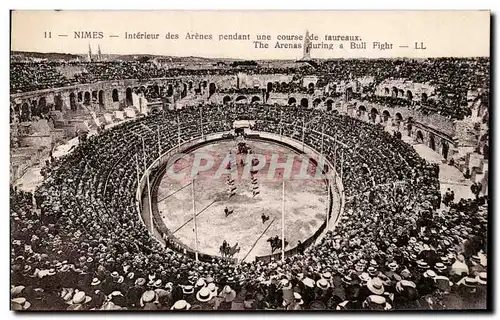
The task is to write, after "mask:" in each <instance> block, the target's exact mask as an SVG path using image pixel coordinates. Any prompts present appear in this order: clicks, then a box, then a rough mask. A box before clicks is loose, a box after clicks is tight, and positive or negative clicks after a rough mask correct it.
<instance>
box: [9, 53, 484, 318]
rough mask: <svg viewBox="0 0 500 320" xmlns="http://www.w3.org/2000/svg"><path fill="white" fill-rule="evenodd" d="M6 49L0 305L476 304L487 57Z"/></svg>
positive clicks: (479, 305)
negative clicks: (6, 173)
mask: <svg viewBox="0 0 500 320" xmlns="http://www.w3.org/2000/svg"><path fill="white" fill-rule="evenodd" d="M23 59H24V60H23ZM25 59H28V58H27V57H16V56H13V60H12V62H11V84H10V86H11V87H10V89H11V95H10V98H11V103H10V109H11V119H10V121H11V140H10V142H11V168H10V170H11V171H10V173H11V177H10V179H11V181H10V185H11V187H10V215H11V232H12V234H11V256H10V259H11V308H12V309H13V310H28V311H30V310H189V311H196V310H385V311H395V310H396V311H397V310H443V309H452V310H456V309H485V308H486V302H487V284H488V279H487V247H488V245H487V226H488V202H489V198H488V146H489V137H488V121H489V119H488V110H489V64H490V60H489V58H436V59H421V60H409V59H372V60H362V59H358V60H356V59H344V60H318V61H312V60H311V61H299V62H286V63H285V62H279V61H278V62H266V63H264V62H261V61H234V62H231V61H229V62H227V61H223V60H221V61H219V62H217V60H213V61H211V62H210V65H209V66H207V67H206V68H203V67H200V66H199V65H197V68H187V67H169V68H165V67H164V63H165V62H164V61H161V60H158V59H154V58H151V57H149V58H148V57H144V58H141V59H140V60H130V61H121V60H118V61H103V59H101V57H100V49H99V55H98V56H97V58H95V57H93V58H91V59H90V61H89V62H82V61H69V62H68V61H65V62H61V61H56V60H49V61H42V62H39V61H37V62H33V61H31V60H30V62H26V61H25ZM188 64H189V62H183V65H184V66H185V65H188Z"/></svg>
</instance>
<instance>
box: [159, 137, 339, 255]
mask: <svg viewBox="0 0 500 320" xmlns="http://www.w3.org/2000/svg"><path fill="white" fill-rule="evenodd" d="M245 142H246V143H247V145H248V146H249V147H250V148H251V149H252V150H253V152H254V153H256V154H262V155H266V158H267V159H268V160H267V161H266V165H265V167H264V168H262V169H261V170H259V172H258V173H257V174H256V175H255V177H256V178H257V185H258V191H259V194H257V195H255V196H254V195H253V185H252V183H251V179H250V178H249V177H245V176H244V168H243V166H242V165H241V164H239V163H240V161H241V156H237V157H238V158H237V163H238V166H237V169H236V170H238V171H237V178H236V179H235V181H234V186H235V187H236V190H235V195H234V196H232V197H229V189H230V186H229V185H228V182H227V177H228V175H222V176H219V177H218V176H217V175H216V171H217V170H218V169H219V164H220V163H221V162H222V159H223V158H224V157H225V156H226V155H227V154H228V153H229V152H230V151H231V152H232V153H233V154H236V153H237V143H238V142H237V141H221V142H216V143H211V144H208V145H203V146H202V147H200V148H198V149H196V150H193V151H191V152H190V153H188V155H189V158H186V159H181V160H178V161H177V162H176V163H175V164H174V166H175V172H176V173H180V174H183V173H189V172H191V168H192V163H193V162H192V161H193V159H194V154H195V153H206V154H210V155H211V156H213V158H214V159H215V165H214V167H213V168H211V169H210V170H207V171H203V172H200V174H199V175H198V177H197V178H196V181H195V187H194V198H195V211H196V212H197V217H196V223H197V229H198V249H199V251H200V252H202V253H207V254H212V255H219V254H220V253H219V248H220V246H221V244H222V242H223V241H224V240H226V241H227V242H229V244H230V245H231V246H234V245H235V244H238V247H239V248H240V250H239V251H238V252H237V253H236V254H235V255H234V258H237V259H239V260H243V259H244V260H245V261H251V260H254V259H255V257H256V256H262V255H267V254H270V253H271V247H270V245H269V243H268V242H267V239H268V238H270V237H274V236H276V235H279V236H280V237H281V212H282V209H281V205H282V202H281V199H282V179H283V178H282V176H281V175H280V174H279V173H280V172H283V170H282V169H281V170H280V169H278V170H277V171H276V172H277V174H276V175H275V176H274V177H272V178H269V176H268V172H269V170H268V169H269V163H270V161H269V159H270V156H271V154H278V155H279V158H278V159H279V162H285V161H286V157H287V156H288V155H289V154H291V153H292V154H295V155H296V156H295V158H294V164H293V170H292V177H291V179H289V180H287V181H286V183H285V238H286V239H287V241H288V242H289V245H288V247H287V249H290V248H292V247H295V246H296V244H297V241H298V240H301V241H304V240H306V239H308V238H309V237H310V236H312V235H313V234H314V233H315V232H316V231H317V230H318V228H319V227H320V226H321V224H322V223H323V221H325V219H326V211H327V206H328V190H327V185H326V183H325V182H324V181H323V180H318V179H312V178H311V179H300V180H299V179H296V178H294V177H295V176H296V175H294V173H295V172H297V171H298V170H300V166H301V163H302V161H301V159H302V156H300V155H299V154H298V153H297V152H296V151H294V150H292V149H290V148H288V147H286V146H283V145H279V144H276V143H271V142H265V141H248V140H247V141H245ZM309 169H310V170H315V167H314V165H313V164H312V163H311V164H310V166H309ZM332 193H333V208H332V219H335V217H336V215H337V214H338V211H339V204H340V201H339V196H338V194H337V193H336V191H335V190H333V192H332ZM157 199H158V200H157V204H156V205H157V206H158V212H159V214H160V216H161V220H162V222H163V223H164V224H165V226H166V227H167V228H168V229H169V230H170V231H172V232H174V235H175V236H176V237H177V238H179V239H180V241H181V242H183V243H184V244H185V245H187V246H189V247H191V248H195V242H194V222H193V206H192V199H193V190H192V187H191V179H190V178H189V177H187V178H185V179H178V178H176V177H173V176H171V175H169V174H168V173H166V174H165V175H164V176H163V177H162V179H161V181H160V182H159V188H158V195H157ZM226 207H227V208H228V210H229V211H232V213H231V214H229V215H228V216H227V217H226V214H225V208H226ZM263 214H264V215H266V216H268V217H269V219H268V220H266V221H265V222H264V223H263V222H262V218H261V216H262V215H263Z"/></svg>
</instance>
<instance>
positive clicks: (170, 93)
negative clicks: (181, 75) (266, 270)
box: [167, 83, 174, 97]
mask: <svg viewBox="0 0 500 320" xmlns="http://www.w3.org/2000/svg"><path fill="white" fill-rule="evenodd" d="M173 95H174V86H173V85H172V84H171V83H169V84H168V85H167V97H171V96H173Z"/></svg>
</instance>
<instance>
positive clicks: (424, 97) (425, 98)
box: [420, 92, 428, 102]
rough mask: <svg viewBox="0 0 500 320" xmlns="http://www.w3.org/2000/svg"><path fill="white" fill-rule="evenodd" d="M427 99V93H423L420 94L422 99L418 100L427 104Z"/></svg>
mask: <svg viewBox="0 0 500 320" xmlns="http://www.w3.org/2000/svg"><path fill="white" fill-rule="evenodd" d="M427 98H428V96H427V93H425V92H423V93H422V98H421V99H420V100H421V101H422V102H427Z"/></svg>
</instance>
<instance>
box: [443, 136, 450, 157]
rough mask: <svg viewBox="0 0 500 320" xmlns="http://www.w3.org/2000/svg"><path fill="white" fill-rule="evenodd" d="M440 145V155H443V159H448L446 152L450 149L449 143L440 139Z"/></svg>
mask: <svg viewBox="0 0 500 320" xmlns="http://www.w3.org/2000/svg"><path fill="white" fill-rule="evenodd" d="M441 146H442V148H441V149H442V150H441V151H442V153H441V154H442V155H443V158H445V159H448V152H449V149H450V145H449V144H448V141H446V140H444V139H441Z"/></svg>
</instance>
